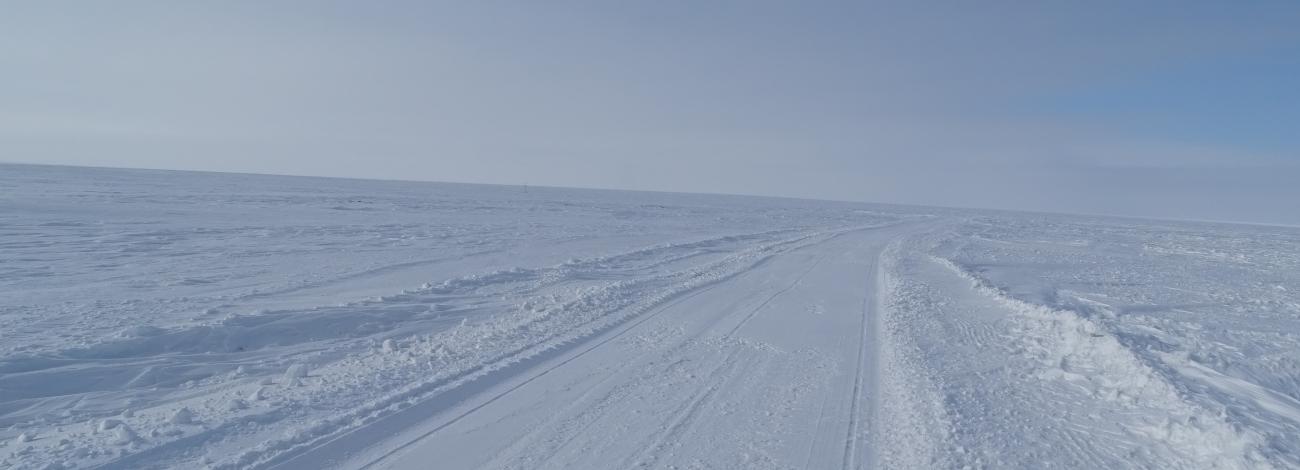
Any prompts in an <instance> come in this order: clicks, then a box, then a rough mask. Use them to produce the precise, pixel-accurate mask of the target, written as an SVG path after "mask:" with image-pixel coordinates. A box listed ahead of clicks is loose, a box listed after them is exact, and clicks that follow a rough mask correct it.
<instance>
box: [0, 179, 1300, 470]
mask: <svg viewBox="0 0 1300 470" xmlns="http://www.w3.org/2000/svg"><path fill="white" fill-rule="evenodd" d="M430 465H436V466H437V468H520V469H531V468H632V467H646V468H737V469H739V468H744V469H749V468H924V467H953V468H961V467H971V468H980V467H992V468H1007V467H1012V468H1044V467H1048V466H1051V467H1068V468H1088V467H1091V468H1098V467H1107V468H1294V467H1300V231H1298V230H1296V229H1290V228H1278V227H1261V226H1239V225H1215V224H1202V223H1178V222H1155V221H1140V220H1130V219H1113V218H1095V217H1094V218H1086V217H1073V216H1057V215H1044V214H1017V213H1004V212H992V211H963V210H941V209H931V208H915V207H901V206H882V205H868V204H850V203H835V202H822V201H799V200H785V199H765V198H748V197H730V196H707V195H687V194H659V193H636V192H615V191H588V190H571V189H553V188H524V187H505V186H475V185H455V184H432V183H403V182H379V181H358V180H341V179H313V178H294V177H274V176H254V175H232V174H206V173H181V172H156V171H139V170H108V169H88V168H61V167H41V166H19V165H0V468H20V469H21V468H113V469H136V468H181V467H184V468H195V467H199V468H201V467H204V466H206V467H211V468H227V469H234V468H288V469H300V468H301V469H314V468H326V467H334V468H392V469H407V468H412V469H414V468H428V467H429V466H430Z"/></svg>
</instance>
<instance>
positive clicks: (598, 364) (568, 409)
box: [282, 226, 914, 469]
mask: <svg viewBox="0 0 1300 470" xmlns="http://www.w3.org/2000/svg"><path fill="white" fill-rule="evenodd" d="M909 229H913V230H914V228H912V227H910V226H904V227H889V228H879V229H870V230H854V231H848V232H843V233H840V234H836V235H830V236H823V237H819V238H818V239H817V240H814V241H810V242H807V243H802V244H800V245H798V246H794V247H791V249H789V250H787V251H783V252H780V253H775V254H773V255H772V256H771V257H770V258H765V260H764V262H761V263H756V264H754V265H753V266H752V267H750V268H749V269H746V270H745V271H742V272H739V273H738V274H737V275H736V276H734V277H729V278H727V279H725V280H720V281H719V282H717V283H712V284H710V285H708V286H701V287H700V288H699V289H696V290H693V291H691V292H690V293H689V294H687V295H683V296H680V297H678V298H676V299H674V300H673V301H671V302H667V303H664V304H662V305H660V306H657V307H655V308H654V309H652V310H650V311H647V312H646V313H643V314H641V315H640V316H639V317H638V318H637V319H635V320H633V321H630V322H628V323H626V324H622V325H619V326H617V327H615V328H611V329H609V330H608V331H603V332H599V333H597V334H596V335H594V336H592V337H591V338H588V339H586V340H585V341H583V345H582V346H580V347H575V348H570V349H568V350H566V351H563V352H560V353H557V354H551V355H547V357H545V358H544V359H543V360H541V361H538V362H536V363H531V364H530V365H529V367H527V368H525V369H523V370H517V371H512V374H509V376H505V377H499V378H497V379H494V380H491V381H489V383H487V384H485V385H482V386H479V387H475V390H476V392H475V393H471V394H448V395H452V396H447V395H443V396H433V397H431V398H430V400H432V401H437V402H439V405H438V406H436V407H435V408H437V409H436V410H429V409H426V408H423V407H421V408H420V411H421V413H422V417H423V418H424V420H423V421H421V422H417V423H405V424H407V426H405V427H395V426H391V425H389V424H388V423H384V422H379V423H378V424H377V426H379V428H378V429H367V428H365V427H362V428H359V429H357V430H355V431H354V432H355V433H357V435H358V436H365V437H358V439H352V440H349V439H342V440H338V441H335V442H331V443H324V444H323V445H321V446H319V447H316V448H314V449H311V450H309V451H307V452H304V453H302V454H299V455H298V456H297V457H296V458H294V459H290V460H287V461H285V462H283V465H282V466H283V467H284V468H309V467H313V468H314V467H320V466H328V465H335V466H338V467H340V468H376V469H378V468H424V467H426V466H427V465H429V464H430V463H431V462H438V464H439V465H440V466H445V467H446V468H478V467H484V468H576V467H577V468H582V467H585V468H600V467H617V468H633V467H641V466H644V467H665V468H671V467H678V468H681V467H689V466H691V465H695V466H706V467H712V468H787V467H798V466H801V465H807V466H810V467H815V468H841V467H842V468H859V467H860V466H861V465H862V464H864V463H866V462H868V461H869V459H866V458H864V456H866V455H870V453H871V452H870V450H869V449H870V447H871V444H870V442H869V441H870V439H871V437H872V436H870V435H869V434H868V433H866V432H865V428H866V425H865V424H864V422H865V421H867V420H869V419H870V416H868V415H867V408H868V407H866V406H864V405H862V404H863V403H870V402H871V401H872V400H873V399H874V398H875V397H874V393H875V392H874V390H871V388H870V387H869V386H864V384H866V385H869V384H872V383H874V382H875V379H874V378H872V377H873V375H874V374H875V373H876V372H875V370H874V365H873V362H872V359H871V358H867V357H865V356H866V355H867V354H868V353H867V351H869V348H867V347H865V346H864V344H865V343H864V341H863V340H864V339H868V338H869V337H870V336H872V333H871V332H869V331H868V329H869V328H871V325H874V324H875V322H874V321H873V320H872V316H873V315H875V313H874V312H873V310H874V305H875V304H876V302H875V297H874V291H875V289H874V286H875V284H874V282H873V279H874V273H875V267H876V259H877V257H878V256H879V253H880V251H881V250H882V249H883V247H884V246H885V245H886V243H887V242H888V241H889V240H891V239H892V238H893V237H896V236H898V235H899V234H901V233H904V232H905V231H906V230H909ZM864 377H866V378H864ZM464 386H467V387H470V386H473V384H465V385H464ZM417 407H418V405H417ZM429 411H432V412H429ZM425 412H428V413H427V414H424V413H425ZM376 434H378V435H385V436H391V437H389V438H388V439H385V440H384V441H381V442H370V441H371V440H372V439H371V438H370V436H374V435H376ZM361 441H365V442H366V443H367V445H365V446H361V445H357V443H358V442H361Z"/></svg>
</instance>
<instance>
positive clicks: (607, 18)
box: [0, 1, 1300, 224]
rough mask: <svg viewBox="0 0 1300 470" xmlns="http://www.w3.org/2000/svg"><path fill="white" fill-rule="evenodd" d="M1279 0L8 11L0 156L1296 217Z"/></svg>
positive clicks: (1292, 50) (1295, 120) (1299, 43)
mask: <svg viewBox="0 0 1300 470" xmlns="http://www.w3.org/2000/svg"><path fill="white" fill-rule="evenodd" d="M1298 24H1300V3H1295V2H1251V3H1244V2H1222V3H1210V2H1142V3H1140V4H1139V3H1134V2H1077V3H1075V4H1072V5H1067V4H1064V3H1056V2H1053V3H1050V4H1048V3H1047V2H1042V3H1031V4H1019V5H1017V4H1014V3H1012V2H978V3H977V2H969V3H952V4H945V5H943V6H939V5H938V4H932V5H929V6H923V5H920V4H919V3H918V2H897V3H880V2H869V3H868V2H861V3H859V2H710V3H696V2H644V3H642V4H640V5H629V4H617V5H614V4H601V3H594V2H593V3H583V2H548V3H545V4H543V3H542V2H531V3H526V2H518V3H513V4H506V3H493V4H489V3H486V2H477V3H475V2H465V3H450V2H448V3H443V2H382V3H381V2H296V1H285V2H240V1H234V2H206V3H197V2H196V3H181V2H131V1H127V2H66V3H63V2H59V3H54V2H22V3H15V4H11V5H8V6H7V7H6V12H5V14H4V15H3V16H0V72H2V73H0V84H2V85H3V86H0V102H3V103H5V104H4V106H2V107H0V161H5V162H22V163H45V164H64V165H92V166H113V167H140V168H165V169H189V170H215V171H238V172H256V173H277V174H295V175H316V176H346V177H363V178H397V179H414V180H429V181H455V182H471V183H499V184H534V185H552V186H575V187H597V188H614V189H642V190H667V191H686V192H712V193H739V194H758V195H770V196H794V197H809V198H822V199H840V200H856V201H872V202H889V203H912V204H932V205H945V206H964V207H989V208H1003V209H1026V210H1042V211H1054V212H1085V213H1104V214H1117V215H1132V216H1149V217H1167V218H1191V219H1208V220H1229V221H1243V222H1263V223H1284V224H1300V210H1296V206H1297V204H1296V201H1300V184H1297V182H1298V181H1300V86H1297V85H1298V84H1300V59H1298V58H1300V28H1297V27H1296V25H1298Z"/></svg>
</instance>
